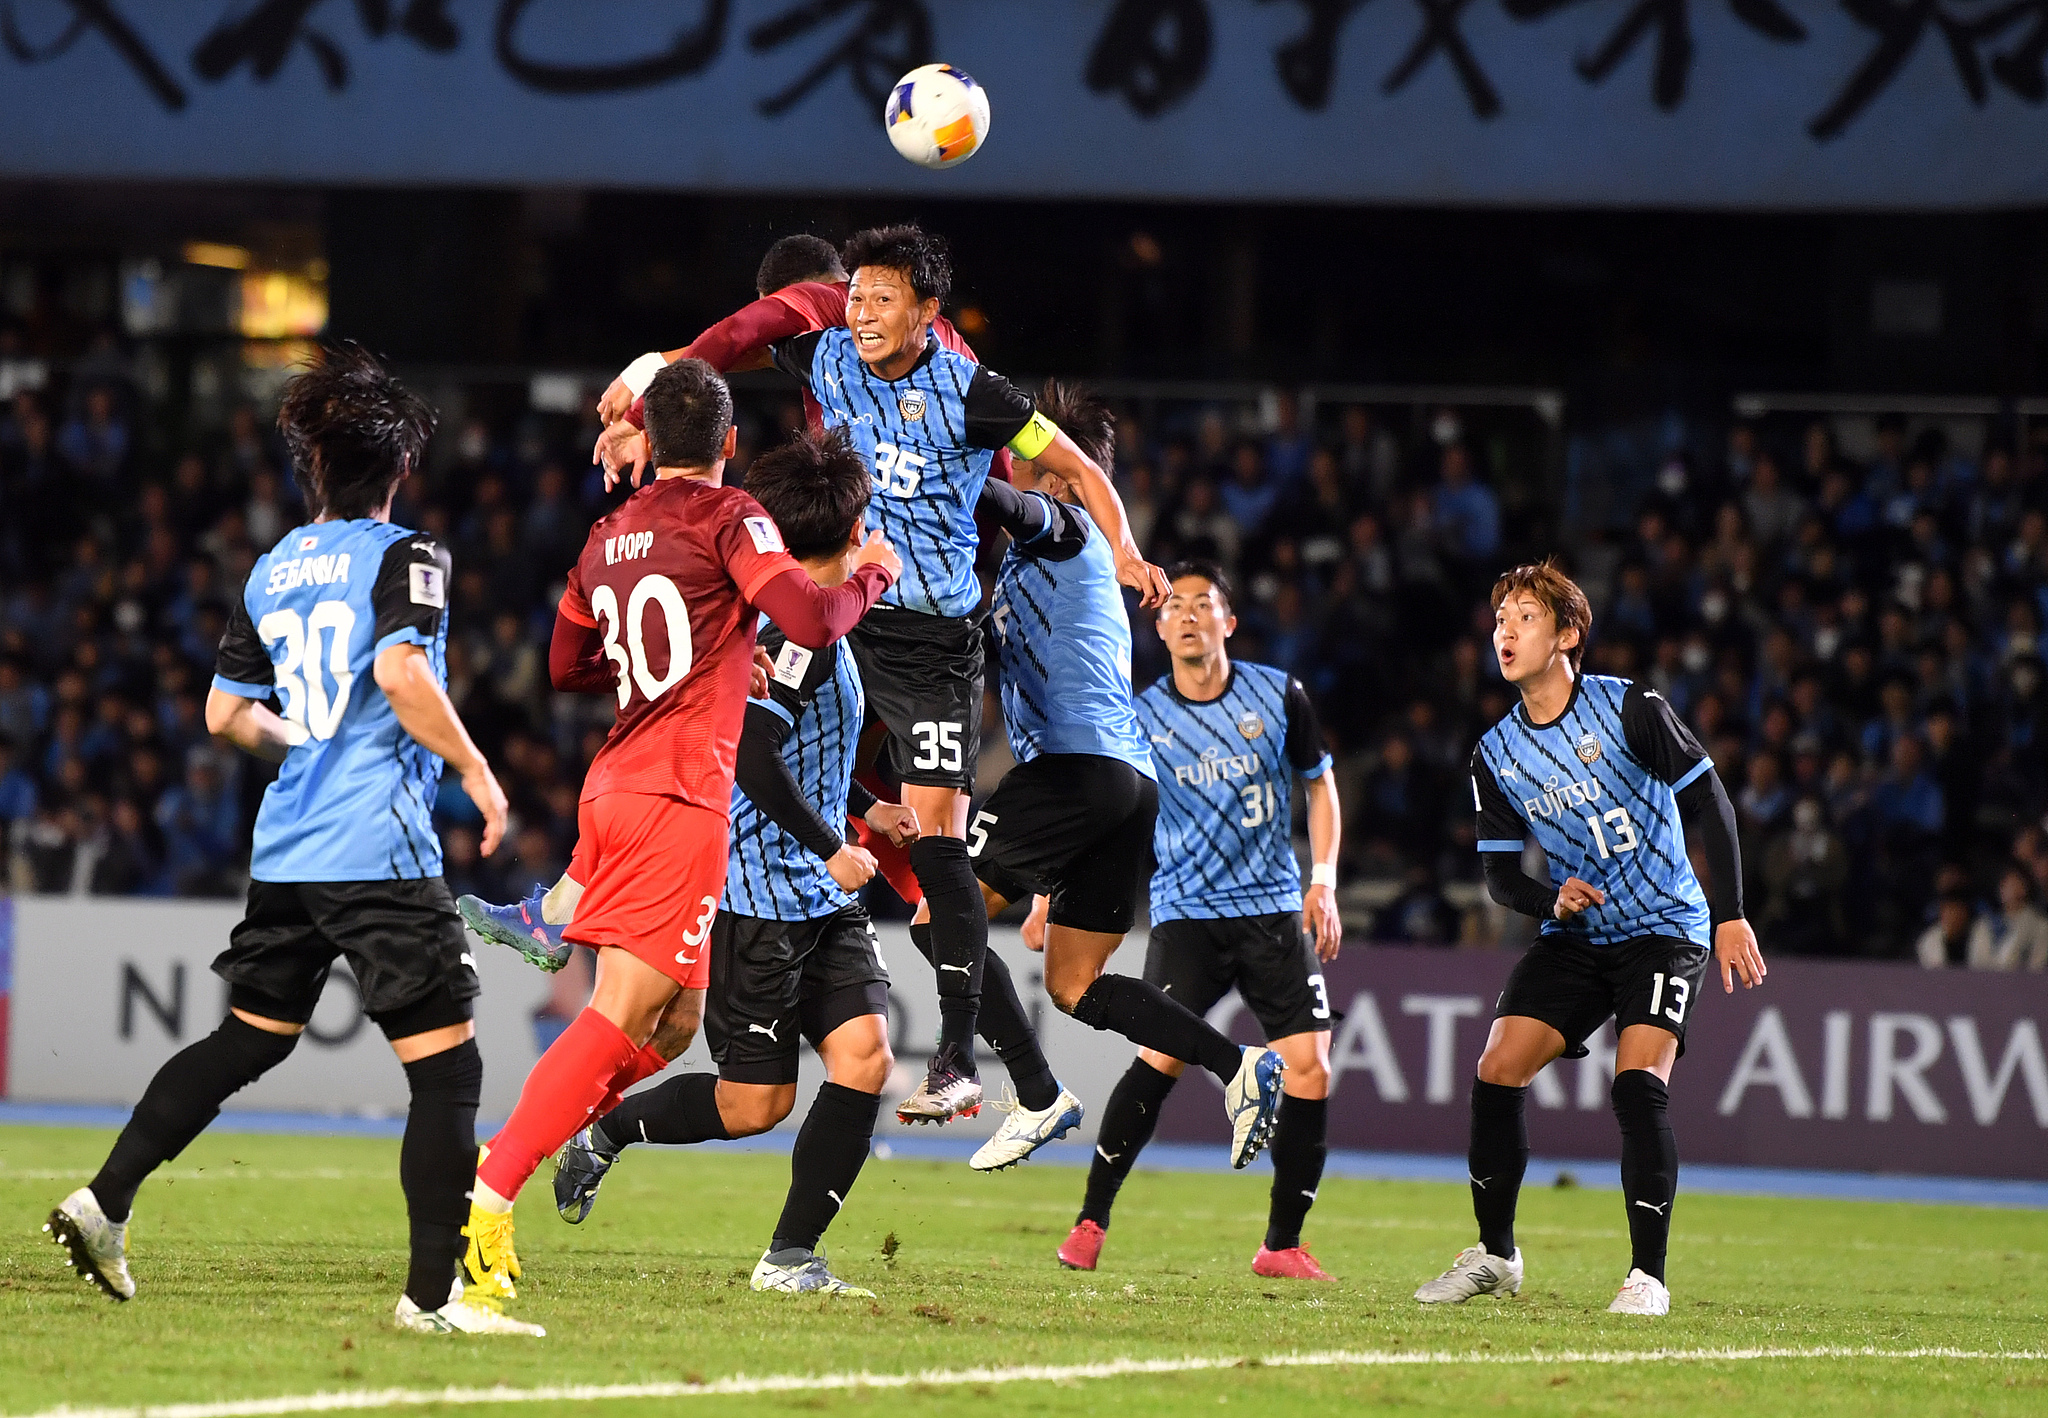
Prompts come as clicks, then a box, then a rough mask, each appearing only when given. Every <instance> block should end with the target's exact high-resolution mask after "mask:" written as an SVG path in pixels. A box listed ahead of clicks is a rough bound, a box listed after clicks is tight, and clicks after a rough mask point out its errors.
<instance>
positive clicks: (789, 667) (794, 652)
mask: <svg viewBox="0 0 2048 1418" xmlns="http://www.w3.org/2000/svg"><path fill="white" fill-rule="evenodd" d="M810 667H811V652H810V651H809V650H806V649H805V648H804V647H803V646H801V645H799V644H797V643H796V642H795V641H794V640H787V641H784V642H783V645H782V648H781V649H780V650H779V651H777V652H776V655H775V682H776V683H777V684H786V685H788V686H789V687H790V688H791V689H802V688H803V684H804V671H805V670H807V669H809V668H810Z"/></svg>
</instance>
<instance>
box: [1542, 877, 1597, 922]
mask: <svg viewBox="0 0 2048 1418" xmlns="http://www.w3.org/2000/svg"><path fill="white" fill-rule="evenodd" d="M1606 904H1607V893H1606V892H1604V891H1602V890H1601V889H1600V888H1599V887H1597V886H1590V885H1588V884H1587V883H1585V882H1583V881H1580V880H1579V879H1578V878H1577V877H1575V876H1574V877H1567V878H1566V879H1565V883H1564V885H1563V886H1560V887H1559V888H1558V889H1557V904H1556V905H1555V906H1553V907H1551V908H1550V914H1551V915H1553V916H1555V917H1557V918H1558V919H1559V920H1560V921H1568V920H1570V919H1571V918H1572V917H1573V916H1576V915H1578V914H1579V912H1581V911H1583V910H1586V909H1587V908H1588V907H1591V906H1605V905H1606Z"/></svg>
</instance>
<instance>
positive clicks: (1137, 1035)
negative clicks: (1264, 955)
mask: <svg viewBox="0 0 2048 1418" xmlns="http://www.w3.org/2000/svg"><path fill="white" fill-rule="evenodd" d="M1074 1018H1076V1019H1078V1020H1080V1021H1081V1022H1082V1023H1083V1024H1085V1025H1087V1026H1088V1027H1089V1028H1090V1029H1108V1030H1110V1031H1112V1032H1113V1033H1117V1034H1121V1035H1123V1036H1124V1037H1125V1038H1126V1039H1129V1040H1130V1041H1131V1042H1132V1043H1133V1044H1136V1045H1137V1046H1138V1047H1139V1048H1141V1049H1150V1050H1152V1052H1154V1053H1155V1054H1165V1055H1166V1056H1167V1057H1168V1058H1173V1059H1184V1060H1186V1061H1187V1062H1189V1063H1196V1064H1200V1065H1201V1066H1202V1067H1203V1068H1206V1069H1207V1070H1209V1072H1211V1073H1213V1074H1215V1075H1216V1077H1217V1078H1218V1079H1219V1080H1220V1081H1222V1082H1224V1083H1228V1082H1230V1080H1231V1079H1233V1078H1235V1077H1237V1069H1238V1064H1239V1062H1240V1061H1241V1059H1242V1057H1243V1050H1241V1049H1239V1048H1238V1047H1237V1045H1235V1044H1233V1043H1231V1042H1230V1040H1228V1039H1226V1038H1224V1037H1223V1035H1221V1034H1220V1033H1218V1032H1217V1031H1216V1030H1215V1029H1214V1028H1213V1027H1211V1025H1210V1024H1209V1021H1208V1020H1206V1019H1204V1018H1202V1016H1201V1015H1199V1014H1196V1013H1195V1012H1194V1011H1193V1010H1191V1009H1189V1008H1188V1007H1187V1006H1186V1005H1184V1004H1182V1003H1181V1002H1180V1001H1179V1000H1177V999H1175V998H1174V997H1173V996H1172V995H1169V994H1168V993H1166V991H1164V990H1162V989H1160V988H1159V987H1158V986H1157V985H1151V984H1147V983H1146V982H1145V981H1143V980H1134V979H1132V978H1131V977H1130V976H1129V975H1102V976H1099V977H1097V979H1096V981H1095V983H1094V984H1092V985H1090V986H1089V987H1088V990H1087V993H1085V994H1083V995H1082V996H1081V998H1080V999H1078V1000H1076V1001H1075V1002H1074Z"/></svg>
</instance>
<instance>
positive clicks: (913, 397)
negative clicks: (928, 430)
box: [896, 389, 924, 423]
mask: <svg viewBox="0 0 2048 1418" xmlns="http://www.w3.org/2000/svg"><path fill="white" fill-rule="evenodd" d="M896 412H898V413H900V414H902V415H903V417H904V418H905V419H907V420H909V421H910V422H911V423H916V422H917V421H918V420H919V419H921V418H923V417H924V390H922V389H905V390H904V391H903V392H902V393H901V394H899V395H897V397H896Z"/></svg>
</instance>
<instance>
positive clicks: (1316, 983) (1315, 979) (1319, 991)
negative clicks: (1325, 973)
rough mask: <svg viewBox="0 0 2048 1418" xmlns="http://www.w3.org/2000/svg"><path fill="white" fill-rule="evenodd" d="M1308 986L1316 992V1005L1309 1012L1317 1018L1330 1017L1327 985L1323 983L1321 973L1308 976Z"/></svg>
mask: <svg viewBox="0 0 2048 1418" xmlns="http://www.w3.org/2000/svg"><path fill="white" fill-rule="evenodd" d="M1308 987H1309V988H1310V989H1312V990H1314V991H1315V992H1316V1005H1315V1008H1314V1009H1312V1010H1310V1011H1309V1013H1311V1014H1313V1015H1314V1016H1315V1017H1316V1018H1318V1019H1328V1018H1329V1017H1330V988H1329V986H1327V985H1325V984H1324V983H1323V977H1322V976H1321V975H1311V976H1309V977H1308Z"/></svg>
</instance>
